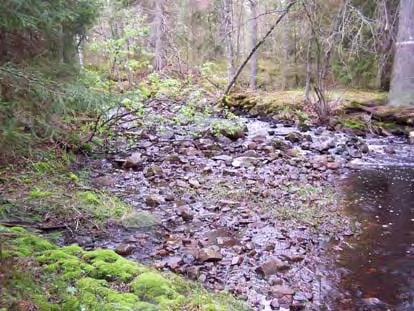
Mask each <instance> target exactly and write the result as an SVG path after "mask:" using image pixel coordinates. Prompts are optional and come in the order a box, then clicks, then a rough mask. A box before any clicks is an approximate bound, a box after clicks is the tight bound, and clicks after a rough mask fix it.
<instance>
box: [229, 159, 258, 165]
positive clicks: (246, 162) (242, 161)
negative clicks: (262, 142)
mask: <svg viewBox="0 0 414 311" xmlns="http://www.w3.org/2000/svg"><path fill="white" fill-rule="evenodd" d="M257 162H258V159H257V158H253V157H238V158H235V159H234V160H233V162H232V163H231V165H232V166H233V167H252V166H255V165H256V164H257Z"/></svg>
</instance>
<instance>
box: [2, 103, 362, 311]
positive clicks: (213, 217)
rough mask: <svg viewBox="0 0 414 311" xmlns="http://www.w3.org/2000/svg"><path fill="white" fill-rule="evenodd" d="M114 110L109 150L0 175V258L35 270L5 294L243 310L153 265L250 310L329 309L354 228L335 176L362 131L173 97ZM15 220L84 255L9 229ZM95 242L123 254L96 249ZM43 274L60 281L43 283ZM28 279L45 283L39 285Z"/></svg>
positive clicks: (38, 302)
mask: <svg viewBox="0 0 414 311" xmlns="http://www.w3.org/2000/svg"><path fill="white" fill-rule="evenodd" d="M207 110H208V111H207ZM291 111H295V113H297V112H298V111H297V110H291ZM288 112H289V111H288ZM113 115H119V116H121V117H120V118H117V125H116V128H115V129H114V134H113V136H114V137H115V138H113V137H111V138H108V140H111V144H110V145H111V150H109V151H108V152H105V153H103V154H100V155H96V156H95V157H77V158H75V157H72V156H68V154H66V153H62V154H58V155H56V154H53V155H52V154H51V153H46V152H43V153H39V155H38V156H37V160H33V162H32V163H30V164H28V165H25V167H24V168H22V167H20V166H15V167H13V166H9V167H7V168H5V169H3V170H2V172H1V180H2V183H1V186H0V187H1V188H0V191H1V193H2V197H1V199H2V202H1V207H0V216H1V221H0V223H1V224H2V225H3V227H0V228H1V231H0V237H1V238H2V240H3V244H4V245H3V249H5V251H3V253H5V254H6V255H4V254H3V255H2V256H3V257H4V258H5V259H4V258H3V257H2V260H6V261H5V262H6V263H8V264H11V263H13V261H14V260H17V261H18V262H20V264H21V267H22V269H23V267H25V268H24V269H23V270H22V271H24V270H26V269H30V267H34V268H33V269H31V272H30V273H32V280H31V281H30V282H29V283H30V284H31V285H22V282H21V281H22V278H21V277H20V276H16V275H10V273H8V272H7V271H8V270H9V269H7V268H6V269H2V271H0V280H2V281H4V282H5V284H9V287H7V286H6V287H5V289H3V292H2V293H0V294H1V295H2V296H1V297H2V298H4V299H8V302H10V301H12V303H14V304H15V305H16V304H17V305H18V306H19V307H21V306H20V304H22V305H23V307H21V308H20V309H18V310H36V308H38V309H40V310H52V309H50V308H51V305H53V304H54V305H55V306H57V305H59V304H63V303H67V304H68V305H67V306H68V308H69V309H68V310H75V309H70V308H71V306H72V308H74V306H75V304H76V303H75V302H74V300H76V301H77V303H78V305H77V306H78V307H82V306H83V307H86V308H87V310H98V309H99V308H102V307H103V308H104V310H121V309H122V308H121V307H123V308H124V309H122V310H125V308H127V310H135V309H134V308H133V307H131V306H133V305H134V304H136V303H138V302H140V303H142V308H143V309H138V310H153V309H151V308H161V309H163V308H164V309H167V308H175V309H177V310H241V309H242V308H244V307H243V306H242V305H241V304H239V303H238V302H236V300H234V299H233V298H231V297H229V296H214V295H211V294H208V293H207V292H205V290H203V289H201V288H200V287H198V286H195V285H191V284H193V283H186V282H188V281H184V280H183V279H181V278H178V279H177V280H179V281H177V282H174V279H172V281H171V280H170V279H169V278H170V277H168V274H167V277H165V275H166V274H163V275H162V274H159V272H155V271H156V270H157V271H161V272H162V273H167V272H174V273H176V274H180V275H182V276H184V277H185V278H186V279H190V280H192V281H196V282H197V283H199V284H202V285H203V287H204V288H207V289H209V290H211V292H217V293H221V292H223V291H227V292H229V293H231V294H233V295H234V296H235V297H237V299H239V300H244V301H247V304H248V306H249V308H251V309H253V310H284V309H285V310H289V309H293V310H300V309H306V308H307V309H312V308H316V309H318V308H321V307H323V306H324V304H325V303H326V302H327V301H328V300H327V297H326V295H329V293H330V290H329V288H330V286H331V283H334V282H335V279H336V278H337V275H336V272H335V271H333V270H330V269H329V267H330V265H331V264H332V258H333V256H332V252H335V251H339V250H340V249H341V248H340V243H342V242H343V241H345V240H346V237H349V236H351V235H353V234H356V233H357V232H358V228H357V227H356V226H355V224H354V221H352V219H349V218H348V217H346V216H345V215H344V213H343V210H342V208H341V205H340V204H339V203H338V201H339V200H340V199H341V198H340V195H338V193H337V189H336V183H337V181H338V180H339V178H340V176H341V175H342V174H344V173H345V172H347V171H348V170H349V163H350V162H351V161H352V160H354V159H358V158H362V157H364V155H365V154H367V153H368V152H369V150H368V146H367V144H366V143H365V142H364V139H362V138H360V137H357V136H355V135H353V134H351V133H345V132H342V131H339V130H338V131H335V130H330V129H327V128H323V127H313V128H308V127H306V128H304V127H300V128H298V127H296V126H295V125H287V124H286V122H285V124H282V123H279V122H277V121H274V120H273V121H269V120H268V119H267V120H266V121H261V120H259V119H257V118H255V119H252V118H245V117H237V116H235V115H233V114H232V113H229V112H222V111H221V112H217V111H216V112H215V111H214V109H210V108H208V109H207V108H206V106H203V108H200V107H195V106H191V105H182V104H181V103H176V102H173V101H169V100H153V101H149V103H148V105H147V106H145V108H142V111H140V112H139V113H138V114H137V113H135V114H133V115H132V114H129V113H128V111H127V110H125V109H121V110H118V111H116V112H113ZM289 123H292V122H289ZM13 226H20V227H22V226H23V227H27V228H30V229H31V230H32V229H35V230H37V232H39V233H42V234H45V237H47V238H48V239H52V241H53V242H54V243H55V244H57V245H61V246H62V245H70V244H73V243H75V244H78V245H80V246H81V247H82V249H80V248H76V249H72V248H70V247H69V248H62V249H61V248H58V247H57V246H55V244H50V243H49V242H47V241H46V240H44V239H42V238H38V237H37V236H33V235H32V233H28V232H25V231H21V230H20V229H7V228H9V227H13ZM62 232H63V234H62ZM16 237H17V238H16ZM16 240H17V241H20V242H18V243H14V242H13V241H16ZM22 241H23V242H24V243H23V244H22ZM26 242H28V243H26ZM26 244H28V245H29V246H27V245H26ZM338 244H339V245H338ZM22 248H23V249H25V248H27V250H26V251H21V249H22ZM99 248H102V249H111V250H114V251H115V252H116V253H117V254H118V255H116V254H115V253H104V254H101V253H99V251H98V253H96V252H94V250H96V249H99ZM56 252H57V253H58V254H56ZM62 252H63V253H62ZM7 254H9V255H8V256H7ZM33 255H35V259H34V260H33V258H32V257H33ZM121 256H123V257H126V258H128V259H129V260H130V261H128V260H125V261H124V259H123V258H122V257H121ZM13 257H15V258H13ZM16 258H17V259H16ZM28 258H30V259H28ZM28 262H29V263H30V264H27V263H28ZM133 262H139V263H141V264H145V265H146V267H144V266H141V265H140V264H135V263H133ZM115 263H116V266H115ZM14 264H16V263H14ZM68 265H69V266H68ZM77 265H78V266H81V267H82V268H81V271H79V270H76V269H75V270H73V269H74V268H73V266H77ZM6 266H7V265H3V264H2V268H4V267H6ZM149 266H150V267H152V268H153V269H156V270H151V269H150V268H147V267H149ZM72 270H73V271H72ZM33 271H34V272H33ZM42 271H43V272H42ZM44 271H48V272H47V273H49V274H48V279H49V280H50V279H55V280H56V279H58V280H60V283H59V284H60V285H59V286H57V287H55V288H48V286H46V285H45V284H47V281H45V279H44V278H43V279H42V278H41V277H40V276H39V275H41V274H42V273H46V272H44ZM131 271H132V272H131ZM68 272H73V273H72V274H70V275H69V276H68V275H67V273H68ZM125 273H126V274H125ZM148 274H149V276H148ZM142 275H144V277H142ZM80 277H82V278H81V280H82V281H79V280H78V279H79V278H80ZM40 279H42V280H43V281H42V282H43V283H42V282H40V281H39V280H40ZM140 280H141V281H140ZM45 282H46V283H45ZM62 282H63V283H62ZM65 282H66V283H65ZM96 282H97V283H96ZM140 282H142V284H141V283H140ZM33 283H40V284H42V285H41V286H44V287H43V289H39V288H38V287H37V289H36V290H35V291H33V290H32V289H31V288H32V287H31V286H34V285H33ZM67 283H69V284H70V285H68V284H67ZM24 284H27V283H24ZM62 284H66V285H62ZM94 284H95V285H94ZM137 284H138V285H137ZM177 284H178V285H177ZM194 284H195V283H194ZM64 286H66V287H67V288H66V292H65V294H64V295H61V294H57V292H58V291H62V290H63V291H65V290H64ZM35 287H36V286H35ZM45 287H46V288H47V290H46V291H45ZM91 288H97V289H98V290H99V291H100V293H99V295H100V297H101V300H100V301H96V299H95V300H94V299H91V298H90V295H95V296H96V295H97V294H96V289H91ZM142 288H150V292H151V293H152V294H151V295H149V294H146V293H145V292H143V291H142ZM42 292H46V293H47V294H46V295H44V294H43V295H42V294H40V293H42ZM129 294H130V295H129ZM114 295H115V298H114ZM119 295H121V296H119ZM122 295H127V296H122ZM45 296H46V297H45ZM39 297H41V298H39ZM223 297H224V298H223ZM121 300H122V301H129V304H128V305H122V304H120V301H121ZM25 303H26V304H27V305H28V306H29V307H32V309H30V308H26V309H25V308H24V304H25ZM71 303H72V304H73V305H71ZM0 307H6V308H7V307H8V305H2V304H1V302H0ZM118 307H119V308H118ZM48 308H49V309H48ZM105 308H106V309H105ZM117 308H118V309H117ZM128 308H129V309H128ZM145 308H147V309H145ZM154 310H155V309H154Z"/></svg>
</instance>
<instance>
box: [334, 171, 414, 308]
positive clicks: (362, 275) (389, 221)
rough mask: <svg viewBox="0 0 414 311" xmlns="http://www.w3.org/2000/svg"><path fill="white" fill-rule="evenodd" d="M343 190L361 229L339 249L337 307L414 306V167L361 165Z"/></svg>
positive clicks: (347, 204)
mask: <svg viewBox="0 0 414 311" xmlns="http://www.w3.org/2000/svg"><path fill="white" fill-rule="evenodd" d="M344 195H345V204H346V208H347V211H348V212H349V213H350V214H352V215H353V216H355V217H356V218H357V219H358V220H359V222H360V223H361V232H362V234H361V235H358V237H355V238H353V239H351V240H350V241H348V245H347V246H344V247H343V248H344V250H343V252H342V253H341V255H340V259H339V265H340V267H342V270H343V275H342V280H341V286H340V287H341V289H342V290H343V293H344V295H343V299H341V301H340V302H338V307H337V309H338V310H414V168H405V169H404V168H401V167H399V168H392V167H382V168H380V169H374V168H372V169H363V170H359V171H356V172H354V173H352V174H351V175H350V176H348V177H347V178H346V180H345V182H344Z"/></svg>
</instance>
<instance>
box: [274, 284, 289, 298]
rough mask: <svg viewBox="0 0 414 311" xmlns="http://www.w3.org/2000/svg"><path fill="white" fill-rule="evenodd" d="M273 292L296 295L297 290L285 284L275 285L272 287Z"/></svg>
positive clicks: (275, 293) (278, 294) (282, 294)
mask: <svg viewBox="0 0 414 311" xmlns="http://www.w3.org/2000/svg"><path fill="white" fill-rule="evenodd" d="M270 290H271V292H272V294H274V295H277V296H285V295H294V294H295V291H294V290H293V289H291V288H290V287H287V286H284V285H274V286H272V287H271V289H270Z"/></svg>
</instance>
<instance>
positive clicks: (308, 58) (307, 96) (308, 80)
mask: <svg viewBox="0 0 414 311" xmlns="http://www.w3.org/2000/svg"><path fill="white" fill-rule="evenodd" d="M312 40H313V38H312V37H311V38H310V39H309V42H308V48H307V51H306V84H305V99H306V101H307V102H310V92H311V82H312V63H311V62H312Z"/></svg>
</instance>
